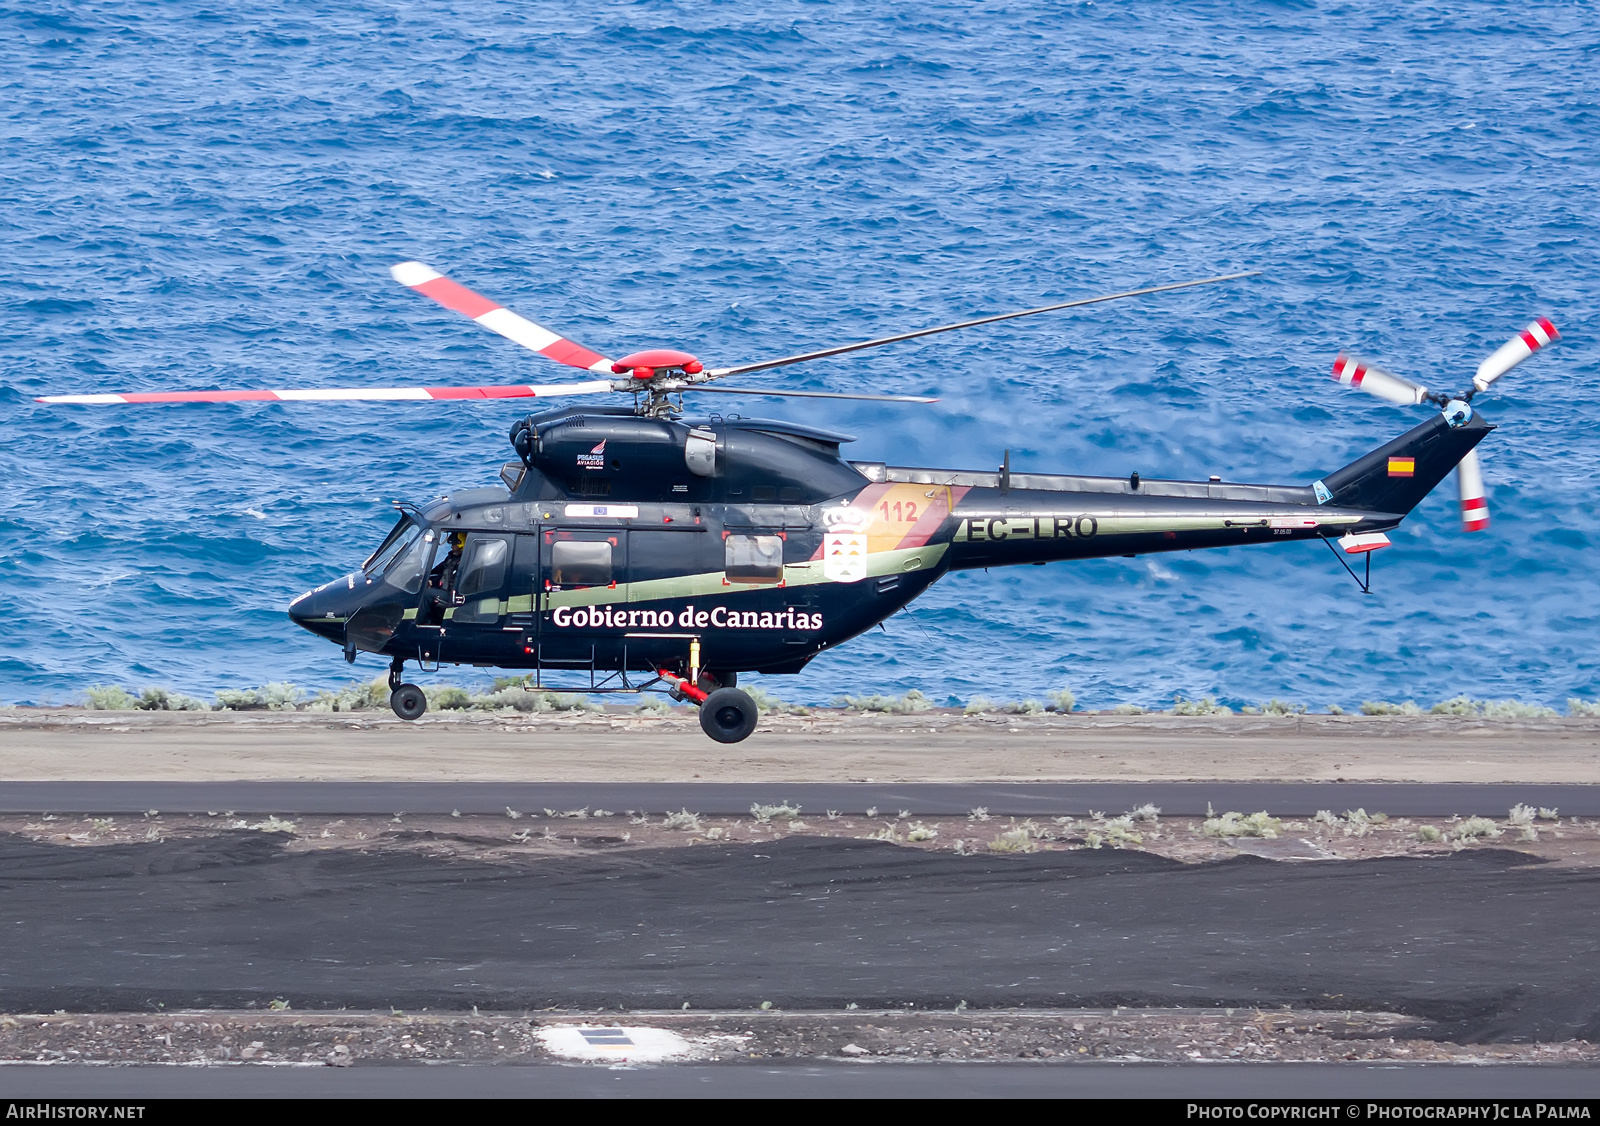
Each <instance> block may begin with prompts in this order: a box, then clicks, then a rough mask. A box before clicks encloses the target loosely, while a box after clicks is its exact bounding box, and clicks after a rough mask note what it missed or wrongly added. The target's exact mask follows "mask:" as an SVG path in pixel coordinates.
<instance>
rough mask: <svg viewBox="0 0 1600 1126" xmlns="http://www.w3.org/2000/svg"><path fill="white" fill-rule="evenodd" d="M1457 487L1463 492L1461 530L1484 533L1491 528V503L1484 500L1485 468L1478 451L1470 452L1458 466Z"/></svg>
mask: <svg viewBox="0 0 1600 1126" xmlns="http://www.w3.org/2000/svg"><path fill="white" fill-rule="evenodd" d="M1456 485H1457V487H1458V488H1459V489H1460V491H1461V530H1462V531H1464V532H1481V531H1483V530H1484V529H1485V528H1487V527H1488V526H1489V502H1488V501H1486V500H1485V499H1484V498H1483V466H1482V465H1481V464H1479V462H1478V451H1477V450H1470V451H1468V453H1467V456H1466V457H1464V458H1462V459H1461V461H1460V462H1459V463H1458V464H1457V465H1456Z"/></svg>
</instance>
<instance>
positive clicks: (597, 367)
mask: <svg viewBox="0 0 1600 1126" xmlns="http://www.w3.org/2000/svg"><path fill="white" fill-rule="evenodd" d="M389 275H390V276H391V277H392V278H394V280H395V281H397V282H399V283H400V284H401V285H403V286H407V287H409V288H411V289H414V290H416V291H417V292H418V293H420V294H422V295H423V296H424V297H430V298H432V299H433V300H435V301H437V302H438V303H439V304H441V305H443V306H444V307H445V308H446V309H449V310H451V311H452V312H456V313H460V314H461V315H462V316H463V317H471V318H472V319H473V320H475V321H477V322H478V323H479V324H481V325H482V326H483V327H484V328H486V329H488V330H489V331H490V332H497V333H499V334H500V335H501V336H503V337H505V338H506V339H507V340H513V341H515V342H516V343H518V344H520V345H522V346H523V347H524V348H529V349H532V350H533V351H535V352H538V353H539V354H540V355H541V356H545V357H546V358H548V359H552V360H554V361H555V362H556V363H558V364H566V365H567V366H568V367H574V368H583V369H584V370H586V371H596V372H603V373H605V374H606V375H610V374H611V361H610V360H608V359H606V357H604V356H602V355H601V354H600V353H598V352H591V351H590V350H589V349H587V348H585V347H584V346H583V345H582V344H578V343H576V342H575V341H572V340H568V339H567V338H566V337H564V336H562V335H561V334H560V333H557V332H551V331H550V330H549V329H547V328H545V327H544V326H543V325H540V324H534V323H533V322H532V321H530V320H528V318H526V317H519V316H518V315H517V314H515V313H513V312H512V311H511V310H510V309H506V308H502V307H501V306H499V305H496V304H495V303H494V302H493V301H490V300H489V299H488V298H487V297H484V296H483V295H482V294H479V293H474V292H473V291H472V290H470V289H468V288H467V287H466V286H464V285H459V284H457V283H456V282H453V281H451V280H450V279H449V278H447V277H445V276H444V275H443V274H441V273H439V271H437V270H435V269H434V268H433V267H431V266H425V265H423V264H422V263H421V262H401V263H400V264H399V265H398V266H391V267H389Z"/></svg>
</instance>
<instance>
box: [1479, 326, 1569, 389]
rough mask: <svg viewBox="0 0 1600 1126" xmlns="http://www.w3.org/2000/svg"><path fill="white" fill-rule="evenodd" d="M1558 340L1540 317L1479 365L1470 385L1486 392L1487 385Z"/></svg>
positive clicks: (1553, 328) (1552, 330)
mask: <svg viewBox="0 0 1600 1126" xmlns="http://www.w3.org/2000/svg"><path fill="white" fill-rule="evenodd" d="M1560 339H1561V334H1560V333H1559V332H1557V331H1556V326H1555V325H1553V324H1551V323H1550V321H1549V320H1548V319H1547V318H1545V317H1540V318H1539V319H1538V320H1536V321H1534V322H1533V323H1532V324H1531V325H1529V326H1528V327H1527V328H1525V329H1523V330H1522V331H1521V332H1520V333H1518V334H1517V335H1516V336H1513V337H1512V338H1511V339H1510V340H1508V341H1506V342H1505V343H1504V344H1502V345H1500V347H1498V348H1496V349H1495V350H1494V353H1493V354H1492V355H1491V356H1490V357H1489V358H1488V359H1487V360H1484V361H1483V363H1481V364H1479V365H1478V374H1477V375H1475V376H1473V377H1472V385H1473V386H1474V387H1476V388H1477V389H1478V390H1479V391H1487V390H1488V389H1489V384H1491V383H1493V382H1494V381H1495V380H1497V379H1499V378H1500V377H1501V376H1502V375H1504V374H1505V373H1506V372H1508V371H1510V370H1511V369H1512V368H1514V367H1516V366H1517V365H1518V364H1520V363H1521V362H1522V361H1523V360H1526V359H1527V358H1528V357H1529V356H1531V355H1533V354H1534V353H1535V352H1537V351H1538V350H1539V349H1540V348H1543V347H1544V346H1545V345H1547V344H1554V343H1555V342H1556V341H1557V340H1560Z"/></svg>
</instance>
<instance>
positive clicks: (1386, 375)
mask: <svg viewBox="0 0 1600 1126" xmlns="http://www.w3.org/2000/svg"><path fill="white" fill-rule="evenodd" d="M1333 381H1334V382H1335V383H1342V384H1344V385H1345V386H1346V387H1354V388H1356V389H1357V390H1359V391H1365V392H1366V393H1367V394H1369V395H1376V396H1378V398H1380V399H1387V400H1388V401H1389V402H1391V403H1400V404H1402V405H1404V404H1413V405H1414V404H1416V403H1420V402H1422V401H1423V399H1425V398H1427V395H1428V389H1427V388H1426V387H1424V386H1422V385H1421V384H1420V383H1412V382H1411V380H1409V379H1402V378H1401V377H1400V376H1398V375H1395V374H1394V373H1393V372H1389V371H1384V370H1383V369H1382V368H1378V367H1373V366H1372V365H1371V364H1368V363H1363V362H1362V361H1360V360H1358V359H1356V358H1355V357H1354V356H1347V355H1345V354H1344V353H1343V352H1340V353H1339V358H1338V359H1336V360H1334V361H1333Z"/></svg>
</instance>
